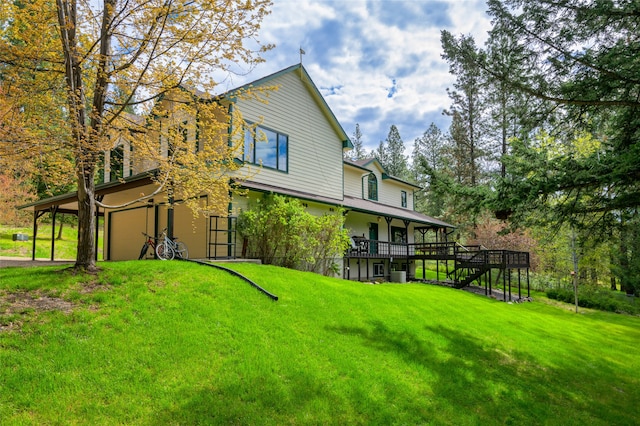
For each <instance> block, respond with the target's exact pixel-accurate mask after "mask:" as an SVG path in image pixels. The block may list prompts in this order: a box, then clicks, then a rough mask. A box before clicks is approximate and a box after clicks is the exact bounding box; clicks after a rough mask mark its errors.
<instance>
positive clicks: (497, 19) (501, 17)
mask: <svg viewBox="0 0 640 426" xmlns="http://www.w3.org/2000/svg"><path fill="white" fill-rule="evenodd" d="M520 6H521V2H520V1H515V0H506V1H498V0H491V1H489V7H490V9H489V13H490V14H491V15H492V16H493V18H494V25H500V26H501V27H503V28H505V29H507V30H508V31H509V32H510V33H511V34H513V36H514V38H515V42H516V43H517V44H518V45H519V46H523V49H525V55H526V56H527V57H528V58H529V63H530V64H533V65H534V66H532V67H531V68H530V69H529V78H528V79H527V80H526V81H522V80H520V79H516V78H514V77H513V76H511V75H507V74H503V73H500V72H497V71H496V68H495V66H494V65H493V63H492V62H491V61H490V60H488V59H487V58H482V57H480V58H479V59H480V60H479V61H478V62H477V63H478V64H479V66H480V67H481V68H482V69H483V70H484V72H485V73H487V74H488V75H491V76H492V77H493V78H495V79H498V80H500V81H504V82H505V83H506V84H508V85H510V86H511V87H513V88H514V89H516V90H518V91H520V92H522V93H525V94H526V95H527V96H531V97H535V98H537V99H541V100H544V101H547V102H549V103H552V104H553V105H554V106H555V108H556V109H557V110H560V111H562V115H563V117H562V118H563V122H564V123H565V124H566V125H565V126H559V128H560V129H562V130H563V131H562V132H554V130H555V129H554V128H553V127H550V128H549V131H550V132H551V136H553V137H554V139H555V140H556V141H557V143H560V144H563V143H566V142H567V141H571V140H573V139H575V138H576V135H578V136H579V134H580V133H583V132H587V133H590V134H592V135H593V136H594V138H596V139H597V140H599V141H601V147H600V149H598V150H595V151H593V152H592V153H591V154H590V155H588V156H581V157H580V158H576V157H572V156H571V154H570V153H568V155H566V156H562V157H561V158H559V159H558V161H556V163H555V164H554V166H556V167H554V168H553V170H556V171H557V173H553V174H552V178H546V179H541V180H538V181H537V187H536V188H532V184H531V183H526V185H513V182H511V181H509V180H508V179H507V181H506V182H505V187H504V189H505V190H509V191H510V192H512V193H518V197H519V198H520V200H521V201H522V202H521V203H520V204H519V206H518V207H526V206H527V205H530V204H531V202H532V201H533V198H538V197H547V196H549V195H552V194H556V193H558V192H561V193H563V194H564V195H565V196H566V203H564V206H565V207H566V208H565V209H563V210H562V211H561V212H560V213H561V214H562V215H563V216H564V217H565V218H569V217H572V218H573V219H574V220H577V221H580V220H581V217H584V216H585V215H589V214H590V213H595V214H601V215H603V216H604V215H605V214H607V212H612V211H617V210H621V209H628V208H636V207H637V206H638V204H639V203H640V186H639V185H638V178H640V157H639V155H638V154H640V144H639V143H638V142H639V141H640V130H639V129H640V99H639V98H638V93H639V92H640V79H639V78H638V76H639V75H640V59H639V55H638V54H639V52H640V37H639V36H638V31H637V22H638V5H637V2H634V1H620V2H611V1H597V2H596V1H594V2H581V3H580V4H576V3H575V2H571V1H555V0H537V1H533V2H528V3H527V6H526V7H520ZM567 129H571V131H570V132H567ZM524 148H526V146H525V147H523V149H524ZM519 171H520V172H523V173H525V174H526V173H529V172H532V173H536V171H538V172H539V170H536V169H533V168H532V167H529V168H524V169H522V170H519ZM520 176H522V175H520ZM521 183H522V182H521ZM525 186H526V188H525ZM525 193H528V194H529V196H526V197H522V195H524V194H525Z"/></svg>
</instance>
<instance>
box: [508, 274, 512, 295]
mask: <svg viewBox="0 0 640 426" xmlns="http://www.w3.org/2000/svg"><path fill="white" fill-rule="evenodd" d="M508 271H509V302H511V269H508Z"/></svg>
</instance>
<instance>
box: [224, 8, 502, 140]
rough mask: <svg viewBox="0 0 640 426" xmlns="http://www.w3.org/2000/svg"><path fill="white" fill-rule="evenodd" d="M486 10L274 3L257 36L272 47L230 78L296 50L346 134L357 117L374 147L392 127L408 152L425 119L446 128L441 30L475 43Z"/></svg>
mask: <svg viewBox="0 0 640 426" xmlns="http://www.w3.org/2000/svg"><path fill="white" fill-rule="evenodd" d="M485 9H486V6H485V3H484V1H483V0H449V1H435V0H413V1H411V0H396V1H389V0H386V1H384V0H383V1H380V0H376V1H374V0H371V1H364V0H350V1H330V0H324V1H323V0H301V1H298V0H275V2H274V6H273V9H272V14H271V15H269V16H268V17H267V18H266V19H265V21H264V22H263V25H262V32H261V37H260V40H261V41H262V42H264V43H274V44H276V48H275V49H274V50H273V51H272V52H269V53H268V54H267V55H266V59H267V62H266V63H265V64H261V65H260V66H258V67H257V69H256V70H254V71H253V72H251V73H250V74H249V75H248V76H246V77H241V78H239V79H236V81H234V83H236V84H242V83H245V82H247V81H250V80H253V79H256V78H260V77H262V76H264V75H267V74H270V73H272V72H275V71H277V70H279V69H282V68H285V67H287V66H290V65H292V64H295V63H297V62H298V61H299V60H300V56H299V50H298V49H299V48H300V47H302V48H303V49H304V50H305V51H306V53H307V54H306V55H304V57H303V58H302V60H303V63H304V65H305V67H306V68H307V70H308V71H309V74H310V75H311V78H312V79H313V80H314V82H315V83H316V85H317V86H318V87H319V88H320V90H321V91H322V92H323V94H324V96H325V98H326V100H327V103H328V104H329V106H330V107H331V109H332V110H333V112H334V113H335V115H336V117H337V118H338V120H339V121H340V123H341V124H342V126H343V127H344V129H345V130H346V131H347V133H348V134H351V133H352V132H353V130H354V128H355V124H356V122H359V123H360V127H361V129H362V131H363V133H364V139H365V142H366V144H367V148H368V149H373V148H375V147H377V144H378V142H379V141H380V140H383V139H385V138H386V136H387V133H388V131H389V127H390V126H391V125H392V124H396V125H397V126H398V129H399V130H400V134H401V136H402V138H403V140H404V142H405V145H407V148H408V150H409V149H410V148H411V145H412V144H413V140H414V139H415V138H416V137H418V136H420V135H421V134H422V133H423V132H424V131H425V130H426V129H427V128H428V126H429V124H430V120H438V121H439V123H438V124H440V125H441V126H444V127H443V128H442V129H441V130H443V131H446V130H447V129H446V126H447V119H445V118H443V117H442V116H441V112H442V110H443V109H446V108H447V107H448V106H449V104H450V100H449V98H448V96H447V94H446V88H447V87H448V86H451V84H452V83H453V76H451V75H450V74H449V72H448V65H447V64H446V62H445V61H444V60H443V59H442V58H441V52H442V48H441V45H440V31H441V30H443V29H446V30H449V31H451V32H452V33H454V34H456V35H458V34H472V35H473V36H474V37H475V38H476V40H477V44H478V45H481V44H482V43H483V42H484V40H485V38H486V32H487V31H488V30H489V29H490V22H489V18H488V16H486V14H485ZM394 79H395V85H394V83H393V80H394ZM392 88H393V89H394V90H395V93H393V96H392V97H389V96H388V95H389V92H390V90H391V89H392ZM425 120H427V121H428V122H427V121H425Z"/></svg>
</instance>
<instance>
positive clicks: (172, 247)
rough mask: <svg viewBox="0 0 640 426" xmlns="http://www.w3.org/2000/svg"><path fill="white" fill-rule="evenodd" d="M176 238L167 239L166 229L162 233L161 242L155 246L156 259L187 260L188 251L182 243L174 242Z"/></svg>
mask: <svg viewBox="0 0 640 426" xmlns="http://www.w3.org/2000/svg"><path fill="white" fill-rule="evenodd" d="M177 239H178V238H177V237H173V239H171V238H169V236H168V235H167V228H165V229H164V230H163V231H162V237H161V241H160V242H159V243H158V244H157V245H156V255H157V256H158V259H162V260H172V259H174V258H176V257H177V258H179V259H188V258H189V250H188V249H187V246H186V245H185V243H183V242H182V241H176V240H177Z"/></svg>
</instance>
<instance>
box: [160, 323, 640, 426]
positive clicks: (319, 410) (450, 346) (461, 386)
mask: <svg viewBox="0 0 640 426" xmlns="http://www.w3.org/2000/svg"><path fill="white" fill-rule="evenodd" d="M326 330H328V331H329V332H331V333H335V334H339V335H341V336H350V337H352V338H353V341H352V347H353V348H354V352H355V353H358V354H366V353H367V352H368V351H372V352H371V353H376V354H377V355H376V356H372V357H371V358H370V359H376V360H378V361H379V363H378V364H373V365H370V366H369V368H370V371H360V372H357V373H355V372H351V371H348V370H346V369H345V367H341V366H337V365H335V364H333V365H332V366H331V367H329V370H333V369H335V370H337V371H338V374H337V376H338V378H337V379H336V377H335V376H334V378H333V379H332V380H334V381H338V380H340V381H341V382H342V383H340V384H338V383H335V382H332V381H331V380H330V379H328V376H327V373H323V372H321V371H305V369H304V368H303V367H302V366H300V365H295V363H293V362H292V363H291V364H290V365H287V363H286V362H285V363H284V364H279V366H278V367H276V368H285V370H286V371H282V372H279V373H277V372H272V371H271V372H269V373H268V374H266V375H261V374H260V372H259V371H254V370H252V369H251V368H249V369H248V370H249V371H244V372H242V373H239V374H237V376H233V377H229V376H225V378H224V379H221V382H220V383H210V384H209V385H208V386H206V387H205V388H200V389H198V390H194V389H184V390H182V391H180V392H178V393H177V394H176V398H175V401H176V402H177V403H176V406H175V407H173V408H172V409H168V410H166V411H164V412H159V413H157V416H156V417H154V418H153V420H152V423H154V424H156V423H162V424H164V423H185V424H256V423H260V424H279V423H293V424H295V423H312V424H420V423H433V424H514V425H515V424H518V425H533V424H602V425H605V424H633V416H634V414H633V413H632V412H631V411H630V410H625V406H633V404H634V401H635V402H637V391H631V390H632V389H633V388H634V386H635V384H634V383H635V382H634V380H631V381H630V382H627V383H624V384H621V385H620V386H621V387H623V388H624V389H626V391H625V392H628V393H629V394H627V395H621V394H619V395H611V396H609V397H606V396H604V395H602V392H603V390H610V389H611V386H610V385H611V383H612V382H613V383H615V382H616V378H615V377H614V378H613V379H612V378H611V377H605V376H606V375H607V373H606V372H605V373H604V375H598V374H595V375H591V374H589V372H586V373H585V371H583V370H584V364H585V363H584V362H582V363H581V362H579V361H577V362H576V360H579V356H576V358H575V359H574V358H570V359H566V360H560V362H559V363H558V365H556V366H548V365H547V366H541V365H538V364H537V362H536V359H535V358H534V357H532V356H531V355H530V354H528V353H525V352H522V351H517V350H505V349H501V348H502V345H500V343H499V342H487V341H483V340H480V339H478V338H476V337H474V336H472V335H469V334H467V333H465V332H464V331H460V330H456V329H452V328H447V327H433V326H427V327H425V328H424V332H420V333H412V332H409V331H406V330H401V331H396V330H393V329H391V327H390V326H388V325H386V324H384V323H382V322H372V323H371V325H370V327H346V326H345V327H326ZM357 346H364V347H365V348H364V350H363V349H362V348H357ZM321 356H322V355H321ZM241 362H243V361H241V360H238V363H241ZM589 362H590V363H591V362H593V360H589ZM282 365H285V367H282ZM594 368H595V369H597V370H601V369H605V370H606V369H607V366H606V361H601V362H600V363H597V365H595V366H594ZM256 370H259V369H256ZM610 373H611V374H613V375H615V372H614V371H613V370H610ZM397 377H401V379H396V378H397ZM374 388H376V389H377V390H378V391H377V392H373V391H372V389H374ZM634 392H635V393H636V394H635V395H634V394H633V393H634ZM614 401H615V402H614Z"/></svg>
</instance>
